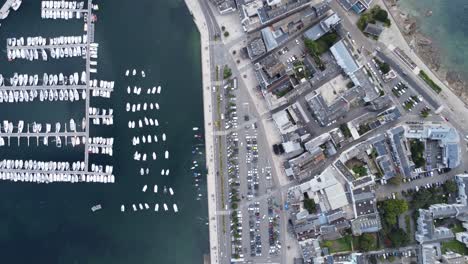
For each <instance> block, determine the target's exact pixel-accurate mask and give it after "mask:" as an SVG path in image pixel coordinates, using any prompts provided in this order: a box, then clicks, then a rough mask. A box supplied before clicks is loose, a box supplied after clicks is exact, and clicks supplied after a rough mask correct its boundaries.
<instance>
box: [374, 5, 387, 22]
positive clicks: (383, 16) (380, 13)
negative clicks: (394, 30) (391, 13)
mask: <svg viewBox="0 0 468 264" xmlns="http://www.w3.org/2000/svg"><path fill="white" fill-rule="evenodd" d="M374 18H375V19H376V20H378V21H380V22H387V19H388V13H387V11H385V10H383V9H381V8H379V9H378V10H377V11H376V12H375V14H374Z"/></svg>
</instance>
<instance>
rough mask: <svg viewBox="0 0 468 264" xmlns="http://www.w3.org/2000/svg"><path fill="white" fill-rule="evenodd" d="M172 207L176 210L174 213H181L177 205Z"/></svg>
mask: <svg viewBox="0 0 468 264" xmlns="http://www.w3.org/2000/svg"><path fill="white" fill-rule="evenodd" d="M172 207H173V208H174V212H176V213H177V212H179V208H177V204H173V205H172Z"/></svg>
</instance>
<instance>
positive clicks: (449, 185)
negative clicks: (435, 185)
mask: <svg viewBox="0 0 468 264" xmlns="http://www.w3.org/2000/svg"><path fill="white" fill-rule="evenodd" d="M443 187H444V191H445V193H452V194H455V193H456V192H457V191H458V187H457V184H456V183H455V182H454V181H452V180H450V181H447V182H445V183H444V186H443Z"/></svg>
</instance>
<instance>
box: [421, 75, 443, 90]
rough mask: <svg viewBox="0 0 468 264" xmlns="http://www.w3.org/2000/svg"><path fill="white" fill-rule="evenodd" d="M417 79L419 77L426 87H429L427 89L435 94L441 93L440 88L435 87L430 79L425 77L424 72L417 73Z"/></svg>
mask: <svg viewBox="0 0 468 264" xmlns="http://www.w3.org/2000/svg"><path fill="white" fill-rule="evenodd" d="M419 77H421V79H423V80H424V81H425V82H426V83H427V85H429V87H431V88H432V90H434V91H435V92H436V93H440V92H441V91H442V88H441V87H440V86H439V85H437V84H436V83H435V82H434V81H433V80H432V79H431V78H429V76H427V73H425V72H424V71H422V70H421V71H420V72H419Z"/></svg>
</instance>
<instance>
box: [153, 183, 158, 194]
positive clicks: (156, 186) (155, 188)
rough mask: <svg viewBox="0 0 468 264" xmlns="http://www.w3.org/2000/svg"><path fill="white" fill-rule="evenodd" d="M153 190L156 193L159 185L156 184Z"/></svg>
mask: <svg viewBox="0 0 468 264" xmlns="http://www.w3.org/2000/svg"><path fill="white" fill-rule="evenodd" d="M153 192H154V193H157V192H158V185H156V184H155V185H154V188H153Z"/></svg>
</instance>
